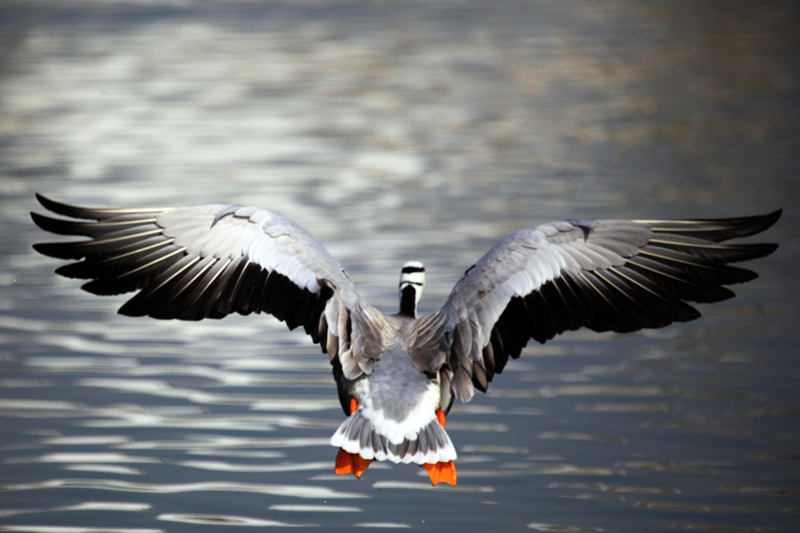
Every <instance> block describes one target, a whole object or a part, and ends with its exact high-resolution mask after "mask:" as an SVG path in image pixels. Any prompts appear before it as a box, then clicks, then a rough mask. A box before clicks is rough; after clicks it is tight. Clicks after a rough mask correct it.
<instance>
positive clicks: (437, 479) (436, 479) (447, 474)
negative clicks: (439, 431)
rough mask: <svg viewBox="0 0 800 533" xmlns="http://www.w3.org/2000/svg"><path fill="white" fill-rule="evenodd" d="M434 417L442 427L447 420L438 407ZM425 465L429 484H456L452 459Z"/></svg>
mask: <svg viewBox="0 0 800 533" xmlns="http://www.w3.org/2000/svg"><path fill="white" fill-rule="evenodd" d="M436 418H437V419H438V420H439V424H441V425H442V427H444V425H445V423H447V420H445V417H444V411H442V410H441V409H439V410H438V411H436ZM422 466H424V467H425V470H427V471H428V477H430V478H431V484H432V485H436V484H437V483H447V484H449V485H453V486H455V485H456V467H455V465H453V461H447V462H446V463H435V464H434V463H426V464H424V465H422Z"/></svg>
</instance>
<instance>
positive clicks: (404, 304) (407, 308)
mask: <svg viewBox="0 0 800 533" xmlns="http://www.w3.org/2000/svg"><path fill="white" fill-rule="evenodd" d="M398 314H400V315H402V316H409V317H411V318H416V317H417V289H416V288H415V287H413V286H411V285H406V286H405V287H403V290H402V291H400V313H398Z"/></svg>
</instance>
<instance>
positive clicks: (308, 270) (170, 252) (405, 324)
mask: <svg viewBox="0 0 800 533" xmlns="http://www.w3.org/2000/svg"><path fill="white" fill-rule="evenodd" d="M37 197H38V199H39V202H41V204H42V205H43V206H44V207H45V208H47V209H49V210H50V211H52V212H54V213H56V214H58V215H64V216H66V217H70V218H71V219H72V220H65V219H61V218H50V217H48V216H43V215H39V214H36V213H32V217H33V220H34V222H36V224H38V225H39V227H41V228H42V229H44V230H47V231H50V232H53V233H57V234H63V235H79V236H83V237H88V239H83V240H79V241H72V242H57V243H46V244H36V245H35V246H34V248H35V249H36V250H37V251H39V252H41V253H43V254H45V255H48V256H52V257H57V258H59V259H73V260H80V261H79V262H75V263H71V264H67V265H65V266H62V267H61V268H59V269H58V270H57V271H56V272H57V273H59V274H62V275H64V276H67V277H71V278H82V279H90V280H92V281H89V282H88V283H86V284H85V285H84V286H83V288H84V289H85V290H87V291H89V292H91V293H94V294H104V295H105V294H120V293H126V292H131V291H138V292H137V293H136V295H135V296H133V297H132V298H131V299H130V300H128V301H127V303H125V304H124V305H123V306H122V307H121V308H120V310H119V312H120V313H122V314H125V315H131V316H143V315H148V316H151V317H155V318H163V319H169V318H177V319H181V320H200V319H202V318H222V317H224V316H225V315H228V314H230V313H241V314H244V315H246V314H249V313H259V312H262V311H263V312H266V313H269V314H271V315H274V316H275V317H277V318H278V319H279V320H282V321H284V322H286V325H287V326H288V327H289V328H290V329H293V328H296V327H298V326H302V327H303V329H305V331H306V333H308V334H309V335H310V336H311V339H312V340H313V341H314V342H315V343H318V344H320V346H321V348H322V351H323V352H326V353H327V354H328V357H329V358H330V362H331V365H332V366H333V375H334V377H335V379H336V383H337V386H338V390H339V399H340V401H341V404H342V408H343V409H344V411H345V414H346V415H348V417H347V419H346V420H345V421H344V422H343V423H342V425H341V426H340V427H339V429H338V430H337V431H336V433H335V434H334V435H333V437H332V439H331V444H333V445H334V446H336V447H339V448H340V450H339V455H338V457H337V459H336V472H337V473H353V474H355V475H356V476H358V477H360V476H361V474H362V473H363V472H364V470H365V469H366V468H367V466H368V465H369V463H370V461H372V460H378V461H384V460H389V461H393V462H395V463H401V462H402V463H417V464H420V465H423V466H425V468H426V469H427V470H428V474H429V475H430V477H431V481H432V482H433V483H434V484H436V483H438V482H440V481H444V482H447V483H450V484H455V482H456V473H455V468H454V466H453V460H454V459H456V450H455V448H454V446H453V443H452V442H451V441H450V437H449V436H448V435H447V433H446V432H445V430H444V425H445V414H446V413H447V412H448V411H449V410H450V407H451V405H452V403H453V398H458V399H459V400H460V401H462V402H468V401H469V400H470V399H471V398H472V396H473V394H474V392H475V390H476V389H477V390H480V391H484V392H485V391H486V389H487V387H488V385H489V382H490V381H492V378H493V377H494V376H495V374H498V373H500V372H501V371H502V370H503V368H504V367H505V365H506V363H507V362H508V358H509V357H511V358H516V357H519V355H520V352H521V350H522V348H523V347H524V346H525V345H526V344H527V343H528V341H529V340H530V339H534V340H536V341H538V342H541V343H543V342H545V341H547V340H548V339H551V338H553V337H554V336H555V335H557V334H559V333H562V332H564V331H566V330H575V329H578V328H580V327H587V328H591V329H593V330H595V331H608V330H611V331H617V332H628V331H635V330H638V329H641V328H658V327H662V326H666V325H667V324H670V323H672V322H685V321H688V320H693V319H695V318H697V317H699V316H700V313H699V312H698V311H697V310H696V309H695V308H694V307H692V306H690V305H688V304H687V303H686V302H716V301H719V300H724V299H726V298H730V297H731V296H733V292H731V291H730V290H729V289H727V288H724V287H723V285H730V284H734V283H742V282H745V281H749V280H752V279H754V278H755V277H756V274H755V273H753V272H751V271H749V270H744V269H742V268H738V267H733V266H729V265H728V263H733V262H736V261H744V260H748V259H754V258H757V257H762V256H765V255H768V254H770V253H772V252H773V251H774V250H775V249H776V248H777V245H775V244H723V243H724V242H725V241H727V240H729V239H732V238H736V237H745V236H748V235H753V234H755V233H759V232H761V231H763V230H765V229H767V228H768V227H770V226H771V225H772V224H773V223H774V222H775V221H776V220H778V218H779V217H780V215H781V212H780V211H775V212H774V213H771V214H768V215H764V216H754V217H743V218H730V219H723V220H675V221H669V220H639V221H627V220H598V221H595V222H586V221H582V220H570V221H566V222H553V223H550V224H544V225H541V226H538V227H534V228H529V229H525V230H522V231H518V232H517V233H514V234H512V235H509V236H508V237H506V238H505V239H503V240H502V241H500V242H499V243H497V244H496V245H495V246H494V247H493V248H492V249H491V250H489V252H488V253H487V254H486V255H484V256H483V257H482V258H481V259H479V260H478V262H477V263H475V264H474V265H473V266H471V267H470V268H469V269H467V271H466V272H465V273H464V275H463V277H462V278H461V279H460V280H459V281H458V283H456V286H455V288H454V289H453V291H452V293H450V296H449V298H448V299H447V301H446V303H445V304H444V305H443V306H442V308H441V309H439V310H438V311H437V312H435V313H431V314H428V315H426V316H423V317H421V318H417V317H416V309H417V302H418V301H419V297H420V294H421V293H422V289H423V287H424V283H425V267H424V266H423V265H422V263H419V262H409V263H406V264H405V265H404V266H403V268H402V271H401V275H400V287H399V289H400V291H399V292H400V312H399V313H397V314H395V315H384V314H383V313H381V312H380V311H378V310H377V309H375V308H374V307H372V306H371V305H369V304H368V303H367V302H365V301H363V300H362V299H361V298H360V297H359V295H358V292H356V288H355V287H354V286H353V283H352V282H351V281H350V278H349V277H348V275H347V272H346V271H345V270H344V268H342V266H341V265H340V264H339V262H338V261H337V260H336V259H335V258H334V257H333V256H332V255H331V254H330V253H328V251H327V250H326V249H325V248H324V247H323V246H322V245H321V244H320V243H319V242H318V241H317V240H316V239H314V238H313V237H312V236H311V235H310V234H309V233H308V232H307V231H306V230H304V229H303V228H302V227H300V226H299V225H297V224H296V223H294V222H292V221H291V220H289V219H287V218H284V217H282V216H279V215H276V214H274V213H271V212H269V211H265V210H262V209H256V208H254V207H243V206H238V205H233V206H224V205H206V206H200V207H188V208H166V209H162V208H159V209H89V208H81V207H73V206H70V205H66V204H62V203H58V202H54V201H52V200H48V199H47V198H44V197H42V196H37ZM75 219H77V220H75Z"/></svg>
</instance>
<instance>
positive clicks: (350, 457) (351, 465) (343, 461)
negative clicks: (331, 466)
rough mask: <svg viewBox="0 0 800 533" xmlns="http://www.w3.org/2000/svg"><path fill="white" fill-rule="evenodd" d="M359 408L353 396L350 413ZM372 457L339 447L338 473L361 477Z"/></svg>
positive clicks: (336, 469) (337, 458)
mask: <svg viewBox="0 0 800 533" xmlns="http://www.w3.org/2000/svg"><path fill="white" fill-rule="evenodd" d="M357 410H358V401H357V400H356V399H355V398H353V399H351V400H350V414H351V415H352V414H353V413H355V412H356V411H357ZM371 462H372V459H364V458H363V457H361V456H360V455H358V454H357V453H350V452H346V451H345V450H344V448H339V453H338V454H337V455H336V467H335V470H334V471H335V472H336V475H342V474H353V475H354V476H356V477H357V478H359V479H361V474H363V473H364V471H365V470H366V469H367V467H368V466H369V464H370V463H371Z"/></svg>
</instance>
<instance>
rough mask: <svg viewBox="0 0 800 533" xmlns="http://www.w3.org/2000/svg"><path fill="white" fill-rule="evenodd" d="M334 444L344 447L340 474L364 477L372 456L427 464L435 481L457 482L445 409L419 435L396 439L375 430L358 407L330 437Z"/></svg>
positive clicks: (374, 458) (381, 459) (386, 459)
mask: <svg viewBox="0 0 800 533" xmlns="http://www.w3.org/2000/svg"><path fill="white" fill-rule="evenodd" d="M440 413H441V411H440ZM331 444H332V445H333V446H337V447H339V448H341V450H340V452H339V457H338V458H337V461H336V463H337V474H338V473H343V474H344V473H353V474H355V475H356V476H357V477H361V473H363V471H364V470H366V468H367V466H369V463H370V462H371V461H372V460H378V461H391V462H393V463H416V464H419V465H423V466H424V467H425V469H426V470H427V471H428V474H429V475H430V477H431V481H432V482H433V484H434V485H435V484H436V483H438V482H440V481H441V482H445V483H450V484H451V485H455V481H456V474H455V467H454V466H453V460H454V459H456V457H457V454H456V450H455V447H454V446H453V442H452V441H451V440H450V436H449V435H448V434H447V432H446V431H445V429H444V413H442V414H440V415H439V416H438V420H437V419H434V420H433V421H431V422H430V423H429V424H427V425H426V426H424V427H423V428H422V429H420V431H419V433H418V434H417V435H416V438H413V439H409V438H405V437H404V438H403V439H402V441H401V442H398V443H393V442H391V441H390V440H389V439H388V438H387V437H386V436H385V435H381V434H380V433H379V432H378V431H377V430H376V428H375V426H374V425H373V424H372V422H371V421H370V420H369V419H368V418H366V417H365V416H364V414H363V411H362V410H360V409H355V410H353V412H352V414H351V415H350V416H349V417H348V418H347V420H345V421H344V422H343V423H342V425H341V426H339V429H338V430H336V433H334V435H333V437H331Z"/></svg>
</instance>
